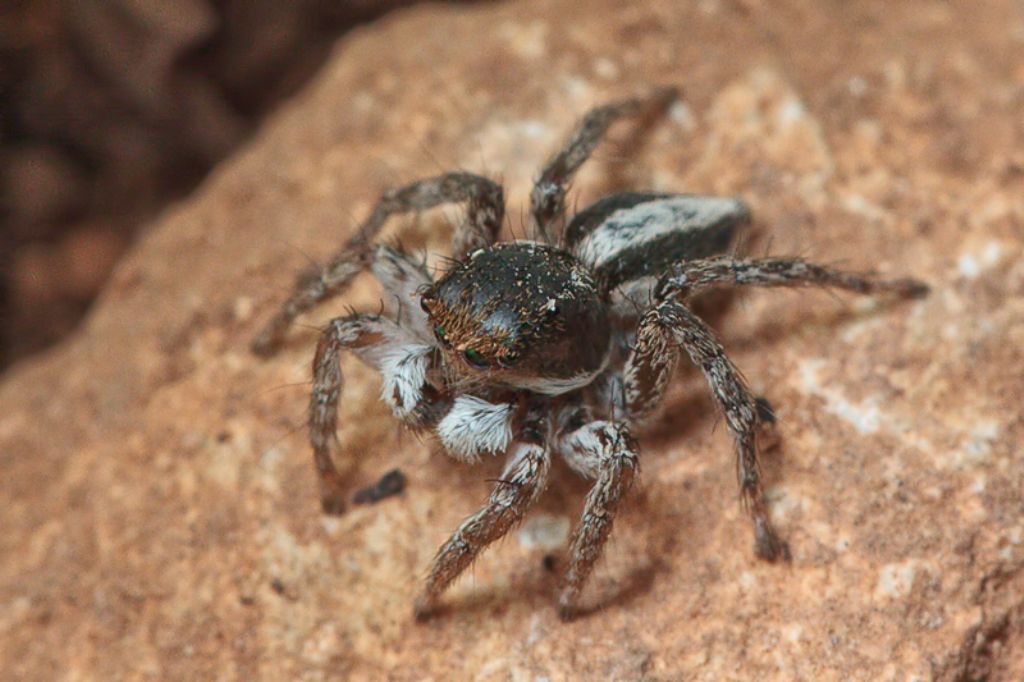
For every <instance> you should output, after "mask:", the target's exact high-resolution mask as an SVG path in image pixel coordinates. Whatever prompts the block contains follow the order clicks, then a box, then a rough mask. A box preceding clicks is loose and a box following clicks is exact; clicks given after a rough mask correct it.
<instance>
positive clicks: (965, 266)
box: [956, 253, 981, 279]
mask: <svg viewBox="0 0 1024 682" xmlns="http://www.w3.org/2000/svg"><path fill="white" fill-rule="evenodd" d="M956 269H957V270H959V271H960V274H961V275H963V276H964V277H965V278H966V279H977V278H978V275H980V274H981V268H980V267H979V266H978V261H976V260H975V259H974V256H971V255H970V254H966V253H965V254H964V255H962V256H960V258H959V259H958V260H957V262H956Z"/></svg>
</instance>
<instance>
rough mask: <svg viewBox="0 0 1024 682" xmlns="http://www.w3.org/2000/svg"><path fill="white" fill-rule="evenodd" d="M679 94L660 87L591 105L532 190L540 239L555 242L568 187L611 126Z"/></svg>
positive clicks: (531, 205) (532, 206)
mask: <svg viewBox="0 0 1024 682" xmlns="http://www.w3.org/2000/svg"><path fill="white" fill-rule="evenodd" d="M678 96H679V93H678V91H677V90H676V89H675V88H660V89H658V90H655V91H654V92H653V93H651V94H650V95H648V96H647V97H638V98H634V99H626V100H622V101H620V102H613V103H611V104H606V105H604V106H600V107H596V108H594V109H591V110H590V111H589V112H587V113H586V114H585V115H584V116H583V119H582V120H581V121H580V122H579V124H578V125H577V126H576V130H575V131H573V133H572V136H571V137H570V138H569V141H568V142H567V143H566V145H565V147H564V148H563V149H562V150H561V151H559V152H558V153H557V154H556V155H555V156H554V158H552V159H551V160H550V161H549V162H548V164H547V165H546V166H545V167H544V170H543V171H541V174H540V177H539V178H537V180H536V182H535V183H534V185H533V191H532V192H531V193H530V214H531V216H533V222H534V227H535V228H536V230H537V233H538V234H537V238H538V239H541V240H543V241H546V242H548V243H552V241H553V240H554V239H555V237H557V235H556V234H553V231H554V230H553V228H556V227H558V226H559V223H560V222H561V221H562V220H563V219H564V217H565V192H566V189H567V188H568V186H569V184H570V183H571V182H572V179H573V177H574V176H575V175H576V171H578V170H579V168H580V166H582V165H583V163H584V162H585V161H586V160H587V159H588V158H590V155H591V154H592V153H593V151H594V149H595V148H596V147H597V145H598V143H600V142H601V138H603V137H604V135H605V133H606V132H607V131H608V128H610V127H611V125H612V124H613V123H615V121H617V120H619V119H621V118H625V117H628V116H636V115H638V114H641V113H644V112H657V111H658V110H659V109H662V108H664V107H665V106H666V105H667V104H669V103H671V102H672V101H674V100H675V99H676V98H677V97H678Z"/></svg>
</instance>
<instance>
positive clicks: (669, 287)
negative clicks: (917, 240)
mask: <svg viewBox="0 0 1024 682" xmlns="http://www.w3.org/2000/svg"><path fill="white" fill-rule="evenodd" d="M723 284H725V285H729V284H732V285H750V286H762V287H807V286H819V287H832V288H835V289H845V290H847V291H854V292H856V293H858V294H880V293H892V294H895V295H897V296H903V297H907V298H917V297H920V296H924V295H925V294H927V293H928V285H927V284H925V283H923V282H921V281H919V280H916V279H910V278H903V279H891V280H886V279H878V278H877V277H872V276H871V275H866V274H860V273H854V272H846V271H843V270H838V269H835V268H830V267H826V266H822V265H815V264H814V263H808V262H807V261H805V260H803V259H801V258H752V259H743V260H740V259H734V258H729V257H725V256H722V257H717V258H704V259H700V260H692V261H688V262H687V261H684V262H681V263H677V264H676V265H674V266H673V267H672V268H671V270H670V271H669V273H668V274H667V275H665V276H664V277H663V278H662V279H661V280H660V281H659V283H658V285H657V287H656V288H655V296H656V297H659V298H668V297H670V296H677V297H678V296H687V295H689V294H692V293H695V292H698V291H700V290H702V289H706V288H709V287H712V286H716V285H723Z"/></svg>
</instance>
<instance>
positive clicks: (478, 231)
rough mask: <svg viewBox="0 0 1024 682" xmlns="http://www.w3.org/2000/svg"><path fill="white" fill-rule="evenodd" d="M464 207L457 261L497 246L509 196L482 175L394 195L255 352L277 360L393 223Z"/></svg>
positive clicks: (311, 279)
mask: <svg viewBox="0 0 1024 682" xmlns="http://www.w3.org/2000/svg"><path fill="white" fill-rule="evenodd" d="M462 201H464V202H467V208H466V221H465V222H464V223H461V224H460V225H458V226H457V227H456V230H455V235H454V238H453V239H454V244H453V255H454V256H455V257H456V258H462V257H463V256H465V255H466V254H468V253H471V252H472V251H474V250H476V249H479V248H482V247H485V246H488V245H490V244H493V243H494V241H495V240H496V239H497V238H498V232H499V231H500V230H501V224H502V221H503V220H504V218H505V196H504V194H503V192H502V189H501V186H500V185H498V184H497V183H495V182H493V181H491V180H488V179H487V178H484V177H481V176H479V175H473V174H472V173H461V172H460V173H446V174H445V175H440V176H438V177H434V178H429V179H426V180H420V181H419V182H414V183H412V184H411V185H407V186H405V187H401V188H399V189H393V190H390V191H388V192H386V193H385V194H384V196H382V197H381V199H380V201H379V202H377V205H376V206H375V207H374V209H373V211H372V212H371V213H370V217H369V218H367V219H366V221H365V222H364V223H363V224H362V225H360V226H359V229H358V231H357V232H356V234H355V235H354V236H353V237H352V238H351V239H349V240H348V242H347V243H346V244H345V246H344V247H342V249H341V250H340V251H338V252H337V253H336V254H335V255H334V256H333V257H332V258H331V260H330V261H329V262H328V264H327V266H326V267H324V268H315V269H313V270H310V271H307V272H304V273H303V274H302V275H300V277H299V281H298V283H297V284H296V287H295V291H294V292H293V293H292V295H291V296H290V297H289V298H288V300H287V301H285V303H284V304H283V305H282V306H281V309H280V310H279V311H278V313H277V314H276V315H275V316H274V317H273V318H272V319H271V320H270V322H269V323H267V325H266V326H265V327H264V328H263V329H262V330H261V331H260V333H259V334H258V335H257V336H256V338H255V339H253V342H252V350H253V352H254V353H256V354H258V355H264V356H269V355H272V354H273V353H274V352H276V351H277V349H278V348H279V347H280V346H281V344H282V343H283V341H284V336H285V334H286V333H287V331H288V328H289V327H290V326H291V324H292V322H293V321H294V320H295V318H297V317H298V316H299V315H301V314H302V313H304V312H306V311H307V310H310V309H312V308H313V307H314V306H316V305H318V304H319V303H321V302H323V301H326V300H327V299H330V298H332V297H334V296H337V295H338V294H340V293H341V292H342V291H344V290H345V288H346V287H347V286H348V285H349V284H350V283H351V282H352V280H353V279H355V276H356V275H358V274H359V273H360V272H361V271H362V270H363V269H365V268H366V267H367V266H369V265H370V264H371V263H372V262H373V260H374V251H373V248H372V246H371V240H372V239H373V237H374V236H376V234H377V233H378V232H380V230H381V228H382V227H383V226H384V224H385V223H386V222H387V220H388V218H390V217H391V216H393V215H396V214H399V213H408V212H411V211H422V210H426V209H428V208H433V207H435V206H439V205H441V204H446V203H454V202H462Z"/></svg>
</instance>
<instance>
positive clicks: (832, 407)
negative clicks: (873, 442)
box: [800, 359, 882, 434]
mask: <svg viewBox="0 0 1024 682" xmlns="http://www.w3.org/2000/svg"><path fill="white" fill-rule="evenodd" d="M824 364H825V361H824V360H820V359H814V360H805V361H803V362H802V363H800V379H801V381H802V383H803V387H804V390H805V391H807V392H808V393H811V394H814V395H819V396H821V397H822V398H824V399H825V409H827V410H828V411H829V412H831V413H832V414H834V415H836V416H837V417H839V418H841V419H843V420H844V421H846V422H849V423H850V424H852V425H853V427H854V428H856V429H857V431H858V432H860V433H863V434H871V433H877V432H878V430H879V428H880V427H881V422H882V414H881V411H880V410H879V409H878V405H877V404H876V400H875V399H873V398H868V399H866V400H862V401H861V402H859V403H852V402H850V401H849V400H847V399H846V397H845V396H843V394H842V393H841V392H840V391H839V390H837V389H834V388H826V387H825V386H823V385H822V384H821V380H820V379H819V377H818V372H819V370H820V369H821V368H822V367H823V366H824Z"/></svg>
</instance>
